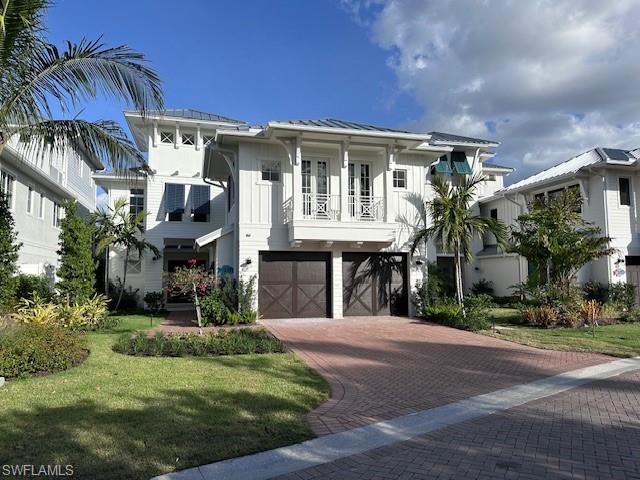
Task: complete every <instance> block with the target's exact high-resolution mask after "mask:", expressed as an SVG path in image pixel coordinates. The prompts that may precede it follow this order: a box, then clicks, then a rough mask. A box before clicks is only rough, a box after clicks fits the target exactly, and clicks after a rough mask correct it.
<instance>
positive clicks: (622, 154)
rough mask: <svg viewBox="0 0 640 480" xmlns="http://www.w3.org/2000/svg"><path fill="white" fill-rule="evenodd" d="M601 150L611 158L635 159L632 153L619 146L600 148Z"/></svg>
mask: <svg viewBox="0 0 640 480" xmlns="http://www.w3.org/2000/svg"><path fill="white" fill-rule="evenodd" d="M602 151H603V152H604V154H605V155H606V156H607V157H609V158H610V159H611V160H618V161H623V162H628V161H630V160H635V157H634V156H633V155H631V154H630V153H629V152H627V151H626V150H622V149H620V148H602Z"/></svg>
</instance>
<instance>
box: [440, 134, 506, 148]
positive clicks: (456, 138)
mask: <svg viewBox="0 0 640 480" xmlns="http://www.w3.org/2000/svg"><path fill="white" fill-rule="evenodd" d="M429 134H430V135H431V142H440V143H475V144H479V145H500V142H496V141H494V140H485V139H482V138H473V137H463V136H462V135H454V134H452V133H443V132H429Z"/></svg>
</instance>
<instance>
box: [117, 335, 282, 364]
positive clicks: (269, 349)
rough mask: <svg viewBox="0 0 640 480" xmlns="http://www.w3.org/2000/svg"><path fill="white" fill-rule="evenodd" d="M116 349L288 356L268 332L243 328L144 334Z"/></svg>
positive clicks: (152, 353)
mask: <svg viewBox="0 0 640 480" xmlns="http://www.w3.org/2000/svg"><path fill="white" fill-rule="evenodd" d="M113 350H114V351H115V352H118V353H123V354H127V355H139V356H156V357H160V356H162V357H181V356H184V355H191V356H197V357H201V356H217V355H243V354H250V353H284V352H286V351H287V348H286V346H285V345H284V344H283V343H282V342H281V341H280V340H278V339H277V338H275V337H274V336H273V335H271V334H270V333H269V332H268V331H267V330H265V329H263V328H260V329H256V328H243V329H235V330H222V331H219V332H211V333H209V334H207V335H194V334H187V335H164V334H162V333H158V334H156V335H155V336H153V337H149V336H147V335H145V334H144V333H140V334H134V335H129V334H123V335H121V336H120V337H119V338H118V339H117V341H116V343H115V345H114V346H113Z"/></svg>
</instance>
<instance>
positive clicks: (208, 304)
mask: <svg viewBox="0 0 640 480" xmlns="http://www.w3.org/2000/svg"><path fill="white" fill-rule="evenodd" d="M255 280H256V277H255V276H252V277H251V278H250V279H249V280H248V281H244V280H243V279H240V280H234V279H233V278H231V277H230V276H228V275H224V276H222V277H220V278H218V279H217V281H216V282H215V283H214V284H213V285H212V286H211V288H210V291H209V293H208V294H207V295H206V296H205V297H204V298H203V299H202V300H201V302H200V309H201V312H202V319H203V323H204V324H205V325H209V324H213V325H240V324H248V323H254V322H255V321H256V320H257V319H258V312H256V311H255V310H254V309H253V299H254V295H255Z"/></svg>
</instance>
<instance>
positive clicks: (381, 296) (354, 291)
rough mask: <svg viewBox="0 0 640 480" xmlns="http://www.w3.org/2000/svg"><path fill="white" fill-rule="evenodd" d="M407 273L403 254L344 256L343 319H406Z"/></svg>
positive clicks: (344, 254) (355, 254) (354, 254)
mask: <svg viewBox="0 0 640 480" xmlns="http://www.w3.org/2000/svg"><path fill="white" fill-rule="evenodd" d="M406 273H407V256H406V255H404V254H388V253H343V254H342V281H343V286H344V296H343V309H344V315H345V316H353V315H406V314H407V309H408V304H407V286H406V282H405V278H406Z"/></svg>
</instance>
